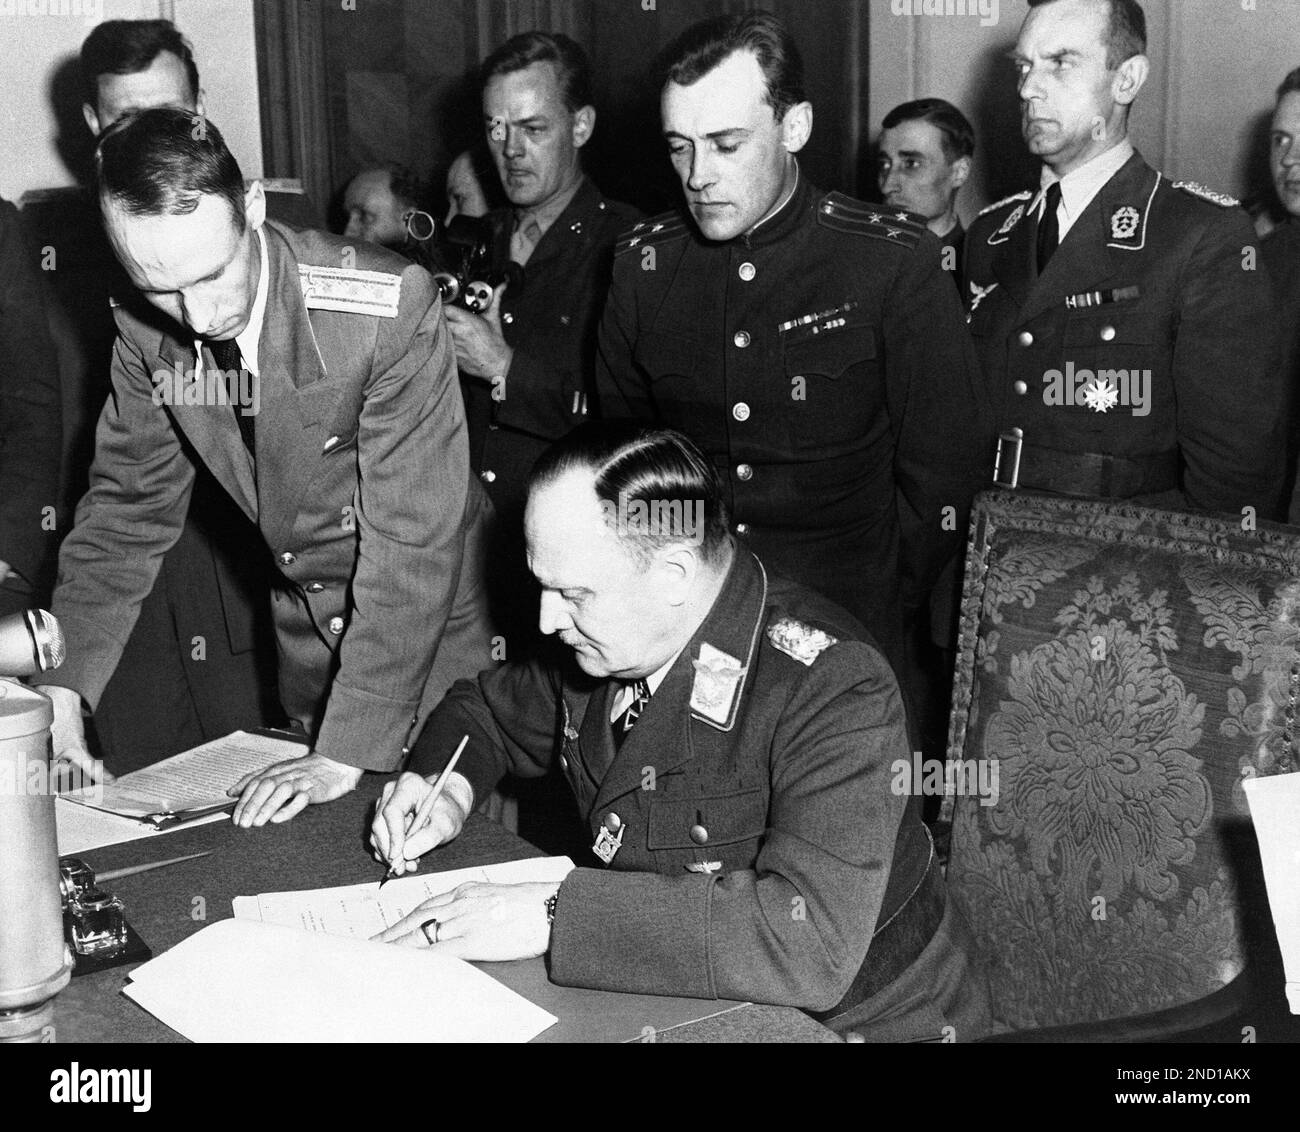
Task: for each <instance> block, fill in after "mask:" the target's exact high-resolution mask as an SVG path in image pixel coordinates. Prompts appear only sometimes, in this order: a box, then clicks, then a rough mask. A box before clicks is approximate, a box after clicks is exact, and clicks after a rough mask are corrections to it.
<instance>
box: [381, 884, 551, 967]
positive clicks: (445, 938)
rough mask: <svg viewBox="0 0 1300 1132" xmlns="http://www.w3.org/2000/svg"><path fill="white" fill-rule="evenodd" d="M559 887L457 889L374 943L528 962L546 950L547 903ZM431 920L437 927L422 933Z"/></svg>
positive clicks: (426, 905)
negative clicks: (525, 960) (526, 960)
mask: <svg viewBox="0 0 1300 1132" xmlns="http://www.w3.org/2000/svg"><path fill="white" fill-rule="evenodd" d="M559 888H560V884H559V882H558V881H542V882H539V883H536V884H482V883H472V884H462V885H460V886H458V887H457V888H454V889H452V891H451V892H444V893H443V894H442V895H440V896H431V897H430V898H429V899H428V900H426V901H425V902H424V903H423V904H421V905H420V906H419V907H418V908H416V909H415V911H413V912H411V913H410V914H409V915H408V916H405V917H404V918H403V919H401V920H399V921H398V922H397V923H395V924H394V925H393V926H392V927H391V928H389V929H388V930H387V931H384V932H380V934H379V935H377V936H375V937H374V938H375V939H376V940H378V941H379V942H381V943H397V944H401V945H402V946H404V947H430V948H433V949H434V950H435V951H439V952H441V953H442V954H444V955H454V956H456V957H457V958H458V959H471V960H480V959H481V960H487V961H489V962H506V961H508V960H511V959H533V958H535V957H536V956H538V955H544V954H545V953H546V949H547V948H548V947H550V945H551V925H550V922H549V921H548V920H547V918H546V901H547V900H548V899H549V898H550V897H552V896H554V895H555V893H556V892H558V891H559ZM431 920H436V921H437V927H436V928H435V927H433V926H432V925H430V926H429V928H428V930H427V931H426V930H425V928H424V925H425V924H428V923H429V921H431ZM435 938H436V940H437V942H436V943H435V942H434V940H435Z"/></svg>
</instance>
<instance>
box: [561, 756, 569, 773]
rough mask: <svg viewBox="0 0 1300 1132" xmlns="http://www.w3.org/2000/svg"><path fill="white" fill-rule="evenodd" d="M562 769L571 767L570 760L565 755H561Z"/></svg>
mask: <svg viewBox="0 0 1300 1132" xmlns="http://www.w3.org/2000/svg"><path fill="white" fill-rule="evenodd" d="M560 769H561V770H568V769H569V760H568V759H566V758H565V757H564V756H563V755H561V756H560Z"/></svg>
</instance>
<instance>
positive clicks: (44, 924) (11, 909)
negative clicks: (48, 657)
mask: <svg viewBox="0 0 1300 1132" xmlns="http://www.w3.org/2000/svg"><path fill="white" fill-rule="evenodd" d="M53 719H54V712H53V708H52V706H51V704H50V701H49V700H48V699H47V698H46V697H45V696H43V695H41V694H40V693H39V692H35V691H33V690H32V689H30V688H27V687H24V686H23V685H22V684H18V683H15V682H13V681H10V680H6V679H0V1041H7V1042H15V1041H16V1042H40V1041H50V1040H52V1039H53V1036H54V1028H53V1026H54V996H55V995H56V994H58V992H59V991H60V990H62V989H63V988H64V987H65V986H66V985H67V983H68V980H69V979H70V978H71V977H72V954H71V952H70V951H69V950H68V947H67V945H66V944H65V943H64V939H63V909H62V904H61V901H60V898H59V851H58V845H57V842H56V839H55V826H54V786H53V784H52V783H51V781H50V724H51V723H52V721H53Z"/></svg>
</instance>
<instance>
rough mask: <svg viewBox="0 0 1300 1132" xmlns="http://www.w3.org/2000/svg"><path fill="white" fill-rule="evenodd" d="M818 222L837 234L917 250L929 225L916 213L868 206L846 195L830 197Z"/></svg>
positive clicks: (820, 208)
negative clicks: (875, 240)
mask: <svg viewBox="0 0 1300 1132" xmlns="http://www.w3.org/2000/svg"><path fill="white" fill-rule="evenodd" d="M817 220H818V222H819V223H820V224H823V225H824V226H826V227H827V228H834V229H835V230H836V231H837V232H854V233H857V234H859V235H862V236H871V237H873V238H875V239H877V240H885V241H887V242H888V243H891V244H901V245H902V246H903V247H906V248H914V247H916V245H917V244H919V243H920V242H921V236H922V235H923V234H924V233H925V231H926V227H925V221H924V219H922V218H921V217H920V216H918V215H917V214H916V213H914V212H907V211H906V210H904V209H901V208H887V207H885V206H884V205H873V204H864V203H863V202H862V201H860V200H854V199H853V198H852V197H850V196H845V195H844V194H843V193H827V194H826V195H825V196H824V197H823V198H822V199H821V202H820V203H819V204H818V205H817Z"/></svg>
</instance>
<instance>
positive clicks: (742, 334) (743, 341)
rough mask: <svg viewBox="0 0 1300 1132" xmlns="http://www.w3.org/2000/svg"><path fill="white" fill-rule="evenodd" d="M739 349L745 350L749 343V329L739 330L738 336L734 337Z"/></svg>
mask: <svg viewBox="0 0 1300 1132" xmlns="http://www.w3.org/2000/svg"><path fill="white" fill-rule="evenodd" d="M732 341H733V342H734V343H735V344H736V346H737V348H738V349H741V350H743V349H744V348H745V347H746V346H748V345H749V332H748V331H747V330H737V331H736V336H735V337H734V338H733V339H732Z"/></svg>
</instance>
